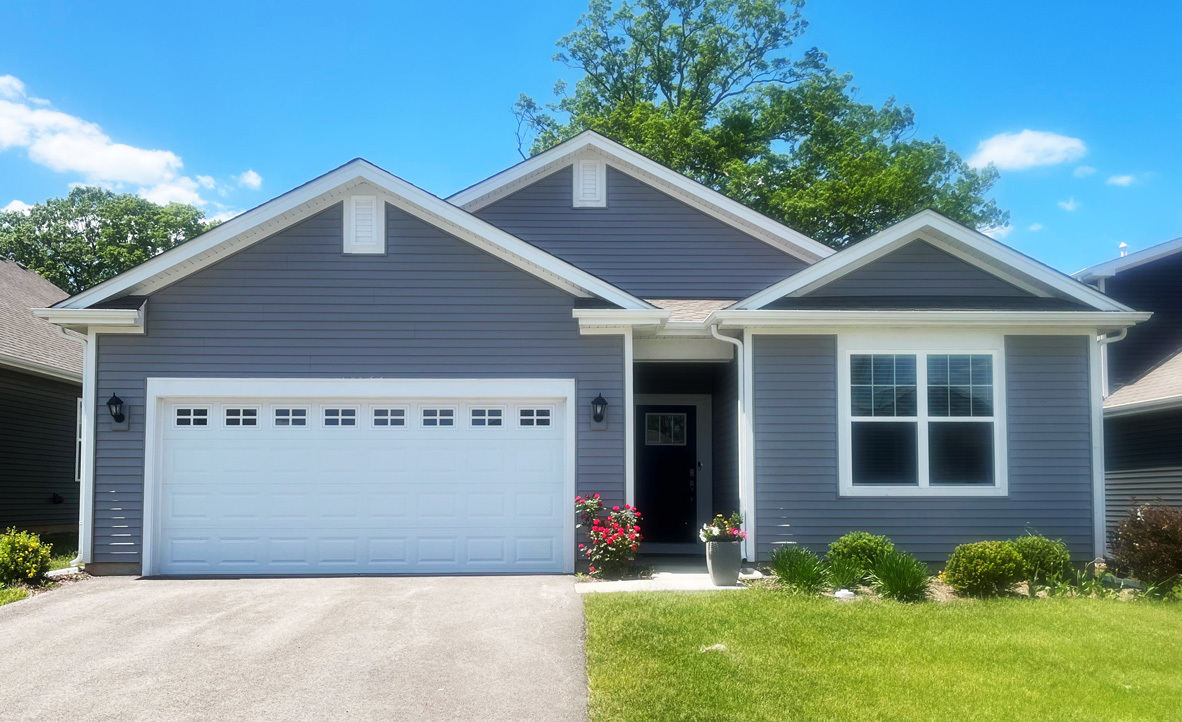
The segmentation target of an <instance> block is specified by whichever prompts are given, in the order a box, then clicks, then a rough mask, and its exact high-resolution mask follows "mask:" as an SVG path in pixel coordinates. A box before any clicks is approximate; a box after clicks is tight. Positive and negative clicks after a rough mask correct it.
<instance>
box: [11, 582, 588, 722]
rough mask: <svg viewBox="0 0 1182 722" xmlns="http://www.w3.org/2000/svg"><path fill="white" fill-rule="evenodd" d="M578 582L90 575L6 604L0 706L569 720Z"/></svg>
mask: <svg viewBox="0 0 1182 722" xmlns="http://www.w3.org/2000/svg"><path fill="white" fill-rule="evenodd" d="M573 587H574V582H573V580H572V579H571V578H570V577H432V578H411V577H363V578H339V577H338V578H318V579H218V580H191V579H190V580H136V579H130V578H115V577H107V578H96V579H91V580H88V581H85V582H82V583H78V584H74V585H71V586H69V587H66V588H63V589H60V590H55V591H53V592H50V593H47V594H43V595H39V596H37V597H35V598H33V599H29V600H26V601H23V602H18V603H15V604H9V605H6V606H4V607H0V680H4V682H3V683H0V717H3V718H4V719H13V720H25V719H86V720H107V719H118V720H189V719H194V720H195V719H200V720H210V719H218V720H394V719H399V720H413V719H446V720H451V719H457V720H581V719H583V718H584V716H585V708H586V695H587V682H586V679H587V678H586V673H585V669H584V658H583V613H582V604H581V602H580V600H579V598H578V597H577V595H576V594H575V592H574V588H573Z"/></svg>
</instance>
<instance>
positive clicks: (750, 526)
mask: <svg viewBox="0 0 1182 722" xmlns="http://www.w3.org/2000/svg"><path fill="white" fill-rule="evenodd" d="M710 335H711V336H713V337H714V338H715V339H717V340H719V341H724V342H726V343H729V344H732V345H734V347H735V383H736V384H738V394H737V396H738V402H739V413H738V414H736V416H737V421H738V424H739V429H738V432H739V433H738V444H739V448H738V449H737V451H738V460H739V506H740V507H743V506H745V505H744V503H743V502H744V499H743V489H744V486H745V485H744V483H743V480H744V479H745V478H746V476H747V474H748V473H750V470H749V469H748V468H747V467H748V459H747V454H746V453H745V450H746V448H747V435H748V433H747V428H748V425H747V416H746V415H747V411H748V408H749V404H748V402H747V393H746V389H747V383H746V381H747V380H746V378H745V377H744V371H745V370H746V368H747V367H746V365H744V363H743V361H744V358H743V355H744V352H745V351H746V348H745V345H744V343H743V342H742V341H740V340H739V339H737V338H734V337H732V336H724V335H722V334H721V333H719V332H718V324H712V325H711V326H710ZM749 503H750V504H751V508H752V509H754V505H755V499H750V500H749ZM743 521H744V523H745V524H746V526H747V539H746V540H744V541H743V546H744V551H745V555H744V556H745V557H746V558H747V560H748V561H752V562H753V561H755V550H754V549H753V548H751V547H753V546H754V544H753V542H752V540H753V539H754V538H755V529H754V514H748V515H747V517H746V518H744V519H743Z"/></svg>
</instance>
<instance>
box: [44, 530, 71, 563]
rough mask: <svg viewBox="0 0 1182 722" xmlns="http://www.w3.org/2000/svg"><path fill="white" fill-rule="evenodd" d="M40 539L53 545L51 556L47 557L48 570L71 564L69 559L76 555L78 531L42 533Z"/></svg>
mask: <svg viewBox="0 0 1182 722" xmlns="http://www.w3.org/2000/svg"><path fill="white" fill-rule="evenodd" d="M41 541H43V542H45V543H46V544H52V545H53V556H52V557H50V559H49V569H50V571H53V570H54V569H65V568H66V567H68V566H71V565H70V561H71V560H72V559H73V558H74V557H76V556H78V532H63V533H61V534H42V535H41Z"/></svg>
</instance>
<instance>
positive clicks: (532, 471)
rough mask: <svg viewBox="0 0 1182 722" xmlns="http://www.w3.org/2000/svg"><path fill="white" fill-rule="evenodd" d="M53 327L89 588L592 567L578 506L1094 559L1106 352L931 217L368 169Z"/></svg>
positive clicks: (657, 546)
mask: <svg viewBox="0 0 1182 722" xmlns="http://www.w3.org/2000/svg"><path fill="white" fill-rule="evenodd" d="M38 313H39V314H40V315H41V316H43V317H44V318H47V319H49V320H52V321H53V322H54V323H57V324H59V325H61V326H63V327H65V328H69V329H75V330H78V331H80V332H83V333H85V334H86V335H87V338H88V342H87V346H86V372H85V378H86V380H85V391H84V395H85V404H84V406H85V409H86V411H87V422H86V423H87V430H86V434H85V444H84V447H83V468H84V484H83V494H84V506H83V515H82V519H83V525H84V527H85V529H86V534H85V535H84V538H83V544H82V549H81V555H82V556H83V558H84V559H85V560H86V561H87V562H88V569H90V570H91V571H94V572H96V573H119V572H122V573H143V574H254V573H269V574H271V573H280V574H301V573H389V572H402V573H432V574H434V573H490V572H491V573H498V572H505V573H522V572H571V571H572V570H573V569H574V565H575V559H576V551H575V545H576V533H575V528H574V519H573V512H572V503H573V498H574V496H575V495H576V493H581V494H590V493H599V494H601V495H602V497H603V498H604V499H606V500H607V501H608V503H609V504H612V505H614V504H624V503H635V504H637V505H638V506H639V507H640V508H641V509H642V510H643V513H644V524H643V529H644V532H643V533H644V534H645V536H646V544H647V547H646V548H648V549H649V550H653V551H664V552H678V551H699V550H700V547H699V546H697V545H696V544H695V543H694V542H695V537H694V532H695V529H696V527H697V526H698V525H699V524H701V523H703V522H704V521H705V520H707V519H708V518H709V516H710V515H711V514H712V513H713V512H715V511H726V512H729V511H731V510H734V509H737V510H739V511H741V513H742V514H743V515H744V517H745V519H746V524H747V527H748V530H749V532H750V536H749V538H748V539H747V541H746V546H745V555H746V557H747V558H748V559H760V560H762V559H766V558H767V556H768V555H769V553H770V552H771V551H772V550H773V549H774V548H775V547H776V546H777V545H781V544H785V543H800V544H805V545H808V546H810V547H812V548H815V549H823V548H824V546H825V545H826V544H828V543H829V542H830V541H832V540H833V539H834V538H836V537H837V536H839V535H840V534H842V533H844V532H846V531H849V530H851V529H866V530H869V531H874V532H880V533H885V534H889V535H890V536H891V537H892V538H893V539H894V540H895V541H896V542H897V543H898V544H900V545H901V546H903V547H904V548H906V549H908V550H911V551H912V552H914V553H916V554H918V555H919V556H920V557H921V558H923V559H927V560H932V561H938V560H942V559H944V558H945V556H946V555H947V554H948V553H949V552H950V551H951V550H952V548H953V546H954V545H956V544H957V543H959V542H963V541H968V540H976V539H982V538H992V537H1006V536H1010V535H1015V534H1021V533H1023V531H1024V530H1026V529H1028V528H1033V529H1037V530H1039V531H1041V532H1044V533H1046V534H1049V535H1052V536H1055V537H1062V538H1063V539H1064V540H1065V541H1066V542H1067V544H1068V545H1069V547H1070V549H1071V551H1072V554H1073V555H1074V556H1075V557H1077V558H1079V559H1090V558H1092V557H1093V556H1094V555H1095V554H1097V553H1098V552H1099V550H1100V549H1101V539H1102V533H1101V526H1102V516H1101V512H1100V507H1101V506H1102V505H1101V501H1100V500H1101V499H1102V498H1103V477H1102V476H1101V474H1100V469H1101V468H1102V463H1101V454H1102V449H1101V447H1100V445H1099V443H1098V440H1099V438H1100V424H1101V417H1100V409H1101V406H1100V404H1101V396H1100V380H1099V375H1098V369H1099V363H1100V361H1099V359H1100V356H1099V349H1100V345H1099V339H1100V338H1101V337H1102V336H1104V335H1106V334H1112V333H1118V332H1120V331H1121V330H1122V329H1124V328H1126V327H1127V326H1130V325H1132V324H1135V323H1137V322H1139V321H1143V320H1145V319H1147V318H1148V317H1149V314H1147V313H1141V312H1136V311H1134V310H1132V309H1131V308H1130V307H1128V306H1126V305H1124V304H1122V303H1119V302H1117V301H1114V300H1113V299H1111V298H1108V297H1107V296H1105V295H1104V294H1102V293H1101V292H1099V291H1098V290H1097V289H1095V288H1093V287H1091V286H1088V285H1086V284H1083V283H1080V282H1079V281H1076V280H1074V279H1072V278H1070V277H1068V276H1066V275H1063V274H1061V273H1058V272H1056V271H1054V270H1052V269H1050V268H1047V267H1046V266H1044V265H1042V264H1040V263H1038V262H1036V261H1034V260H1032V259H1030V258H1028V257H1026V256H1024V255H1022V254H1020V253H1017V252H1015V251H1014V250H1012V249H1010V248H1008V247H1006V246H1004V245H1002V244H1000V243H998V242H996V241H994V240H992V239H990V238H988V237H986V236H984V235H982V234H980V233H978V232H976V231H973V230H971V229H968V228H965V227H963V226H960V225H958V224H956V223H954V222H952V221H950V220H948V219H946V218H943V217H941V216H940V215H938V214H936V213H932V212H923V213H919V214H918V215H916V216H914V217H912V218H910V219H907V220H905V221H903V222H901V223H899V224H897V225H895V226H893V227H891V228H890V229H888V230H886V231H883V232H882V233H879V234H878V235H876V236H874V237H872V238H869V239H867V240H865V241H863V242H861V243H859V244H857V245H855V246H853V247H851V248H849V249H847V250H844V251H842V252H840V253H835V252H834V251H833V250H831V249H830V248H828V247H826V246H824V245H822V244H820V243H817V242H815V241H813V240H811V239H809V238H807V237H806V236H804V235H802V234H800V233H797V232H796V231H793V230H792V229H790V228H787V227H785V226H783V225H781V224H779V223H777V222H775V221H772V220H770V219H768V218H766V217H763V216H761V215H759V214H757V213H755V212H753V211H751V210H750V209H748V208H746V207H744V206H742V205H741V204H739V203H736V202H734V201H732V200H730V199H728V198H725V197H724V196H722V195H720V194H718V193H716V192H714V191H712V190H710V189H707V188H705V187H703V186H701V185H699V184H697V183H695V182H693V181H691V180H689V179H688V178H685V177H683V176H681V175H679V174H677V173H674V172H672V171H670V170H669V169H667V168H664V167H663V166H661V165H659V164H657V163H654V162H653V161H651V160H649V159H647V158H644V157H642V156H640V155H638V154H637V153H634V152H632V151H630V150H628V149H626V148H624V147H622V146H620V145H618V144H616V143H614V142H611V141H609V140H607V139H605V138H603V137H601V136H598V135H596V134H594V133H584V134H581V135H579V136H577V137H575V138H573V139H571V140H569V141H567V142H565V143H563V144H561V145H559V146H556V147H555V148H552V149H550V150H549V151H547V152H545V153H541V154H539V155H537V156H535V157H533V158H531V159H529V160H527V161H525V162H523V163H520V164H518V165H516V166H513V167H512V168H509V169H508V170H506V171H504V172H502V173H500V174H498V175H495V176H493V177H491V178H489V179H487V180H485V181H482V182H480V183H478V184H476V185H474V186H472V187H470V188H468V189H466V190H463V191H461V192H459V193H457V194H456V195H453V196H451V197H450V198H448V199H441V198H439V197H436V196H434V195H432V194H430V193H427V192H426V191H423V190H422V189H419V188H417V187H415V186H413V185H411V184H410V183H408V182H406V181H404V180H402V179H400V178H398V177H396V176H394V175H391V174H390V173H388V172H386V171H384V170H382V169H380V168H377V167H375V166H374V165H372V164H370V163H368V162H366V161H364V160H354V161H351V162H349V163H346V164H345V165H343V166H341V167H339V168H337V169H336V170H333V171H331V172H329V173H327V174H325V175H323V176H320V177H319V178H316V179H315V180H312V181H310V182H308V183H307V184H305V185H303V186H300V187H298V188H296V189H294V190H292V191H290V192H288V193H285V194H283V195H281V196H279V197H277V198H275V199H274V200H272V201H270V202H268V203H265V204H263V205H262V206H260V207H258V208H256V209H254V210H251V211H249V212H247V213H244V214H242V215H240V216H238V217H236V218H234V219H232V220H230V221H227V222H226V223H224V224H222V225H220V226H218V227H217V228H214V229H213V230H211V231H209V232H207V233H206V234H204V235H202V236H201V237H199V238H196V239H194V240H192V241H189V242H188V243H186V244H184V245H182V246H179V247H177V248H174V249H172V250H170V251H168V252H167V253H163V254H161V255H159V256H157V257H156V258H153V259H152V260H150V261H148V262H146V263H144V264H142V265H141V266H139V267H137V268H134V269H132V270H130V271H128V272H126V273H124V274H122V275H120V276H117V277H115V278H113V279H111V280H109V281H106V282H105V283H102V284H99V285H97V286H95V287H94V288H91V289H89V290H87V291H85V292H83V293H80V294H78V295H76V296H74V297H72V298H70V299H67V300H65V301H63V302H61V303H58V304H56V305H55V306H53V307H52V308H47V309H42V310H39V311H38Z"/></svg>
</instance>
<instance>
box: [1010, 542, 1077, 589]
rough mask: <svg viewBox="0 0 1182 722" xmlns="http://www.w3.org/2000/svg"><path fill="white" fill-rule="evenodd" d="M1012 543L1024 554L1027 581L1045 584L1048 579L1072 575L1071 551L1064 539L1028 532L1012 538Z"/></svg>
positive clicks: (1023, 560) (1064, 577)
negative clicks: (1049, 537)
mask: <svg viewBox="0 0 1182 722" xmlns="http://www.w3.org/2000/svg"><path fill="white" fill-rule="evenodd" d="M1010 544H1012V545H1013V547H1014V549H1015V550H1017V552H1018V553H1019V554H1021V555H1022V562H1023V563H1024V564H1025V565H1026V570H1025V571H1026V579H1027V581H1032V582H1037V583H1038V584H1045V583H1046V581H1047V579H1066V578H1067V577H1069V576H1070V575H1071V571H1072V570H1071V553H1070V552H1068V551H1067V545H1066V544H1064V543H1063V542H1062V541H1060V540H1058V539H1047V538H1046V537H1045V536H1042V535H1041V534H1028V535H1026V536H1020V537H1018V538H1017V539H1012V540H1011V541H1010Z"/></svg>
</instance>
